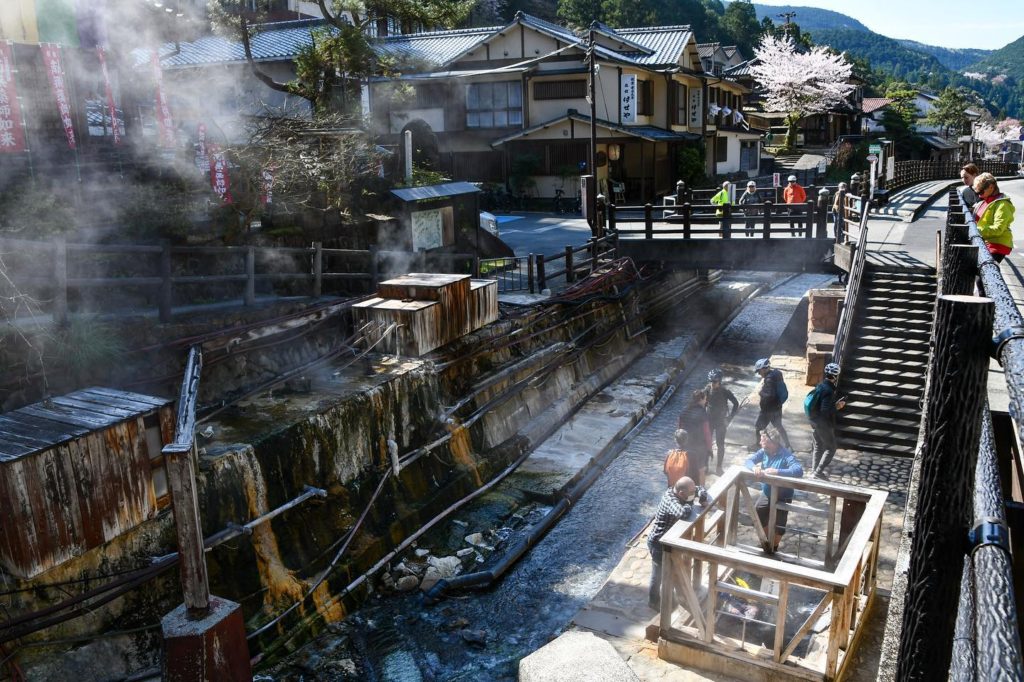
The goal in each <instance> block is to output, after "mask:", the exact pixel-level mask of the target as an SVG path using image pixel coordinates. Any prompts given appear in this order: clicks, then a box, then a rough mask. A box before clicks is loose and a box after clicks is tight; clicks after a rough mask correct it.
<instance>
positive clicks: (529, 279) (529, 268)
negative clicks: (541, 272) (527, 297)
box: [526, 253, 534, 294]
mask: <svg viewBox="0 0 1024 682" xmlns="http://www.w3.org/2000/svg"><path fill="white" fill-rule="evenodd" d="M533 261H534V255H533V254H532V253H531V254H530V255H528V256H527V257H526V285H527V288H528V289H529V290H530V293H531V294H532V293H534V291H533Z"/></svg>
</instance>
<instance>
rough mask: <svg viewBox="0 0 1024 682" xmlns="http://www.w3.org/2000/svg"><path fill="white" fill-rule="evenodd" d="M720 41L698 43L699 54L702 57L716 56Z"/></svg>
mask: <svg viewBox="0 0 1024 682" xmlns="http://www.w3.org/2000/svg"><path fill="white" fill-rule="evenodd" d="M719 45H720V43H697V54H699V55H700V58H701V59H710V58H711V57H714V56H715V52H717V51H718V46H719Z"/></svg>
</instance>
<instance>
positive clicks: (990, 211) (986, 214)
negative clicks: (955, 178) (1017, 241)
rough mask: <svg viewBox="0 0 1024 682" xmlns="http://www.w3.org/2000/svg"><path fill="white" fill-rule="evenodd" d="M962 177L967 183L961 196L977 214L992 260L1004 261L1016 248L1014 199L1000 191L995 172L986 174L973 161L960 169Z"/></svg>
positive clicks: (960, 189) (976, 218) (976, 220)
mask: <svg viewBox="0 0 1024 682" xmlns="http://www.w3.org/2000/svg"><path fill="white" fill-rule="evenodd" d="M960 179H961V180H963V182H964V184H963V186H962V187H960V188H959V189H958V190H957V191H958V192H959V194H960V199H961V201H962V202H963V204H964V206H965V207H966V208H967V210H969V211H971V214H972V215H973V216H974V220H975V222H976V223H977V225H978V234H980V235H981V238H982V239H983V240H985V247H986V248H987V249H988V252H989V253H990V254H992V260H994V261H995V262H997V263H1001V262H1002V260H1003V259H1004V258H1006V257H1007V256H1008V255H1010V252H1011V251H1013V232H1012V231H1011V230H1010V226H1011V225H1012V224H1013V213H1014V208H1013V202H1011V201H1010V198H1009V197H1008V196H1006V195H1005V194H1003V193H1002V192H1000V191H999V183H998V182H996V178H995V176H994V175H992V174H991V173H982V172H981V170H980V169H979V168H978V166H977V165H975V164H973V163H969V164H967V165H965V166H964V167H963V168H961V169H960Z"/></svg>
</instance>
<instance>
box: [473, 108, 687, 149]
mask: <svg viewBox="0 0 1024 682" xmlns="http://www.w3.org/2000/svg"><path fill="white" fill-rule="evenodd" d="M569 119H572V120H574V121H580V122H582V123H587V124H589V123H590V117H589V116H586V115H584V114H581V113H579V112H578V111H576V110H570V111H569V113H567V114H562V115H561V116H556V117H555V118H553V119H551V120H550V121H545V122H543V123H538V124H537V125H534V126H530V127H529V128H524V129H522V130H517V131H516V132H514V133H512V134H511V135H506V136H505V137H501V138H498V139H497V140H494V141H493V142H491V146H492V147H497V146H500V145H502V144H504V143H506V142H511V141H512V140H516V139H519V138H521V137H526V136H528V135H529V134H530V133H535V132H537V131H538V130H543V129H544V128H550V127H551V126H553V125H555V124H557V123H561V122H562V121H566V120H569ZM597 127H598V128H605V129H607V130H610V131H612V132H616V133H622V134H625V135H630V136H633V137H639V138H640V139H643V140H647V141H649V142H682V141H691V142H693V141H696V140H699V139H701V138H700V135H698V134H696V133H684V132H677V131H675V130H668V129H666V128H659V127H657V126H650V125H620V124H618V123H612V122H611V121H606V120H604V119H601V118H599V119H597Z"/></svg>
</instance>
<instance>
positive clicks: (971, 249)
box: [941, 244, 978, 296]
mask: <svg viewBox="0 0 1024 682" xmlns="http://www.w3.org/2000/svg"><path fill="white" fill-rule="evenodd" d="M977 274H978V247H977V246H974V245H973V244H947V245H946V248H945V250H944V252H943V254H942V292H941V293H942V294H945V295H947V296H953V295H962V296H966V295H968V294H970V293H971V292H973V291H974V278H975V277H976V276H977Z"/></svg>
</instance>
